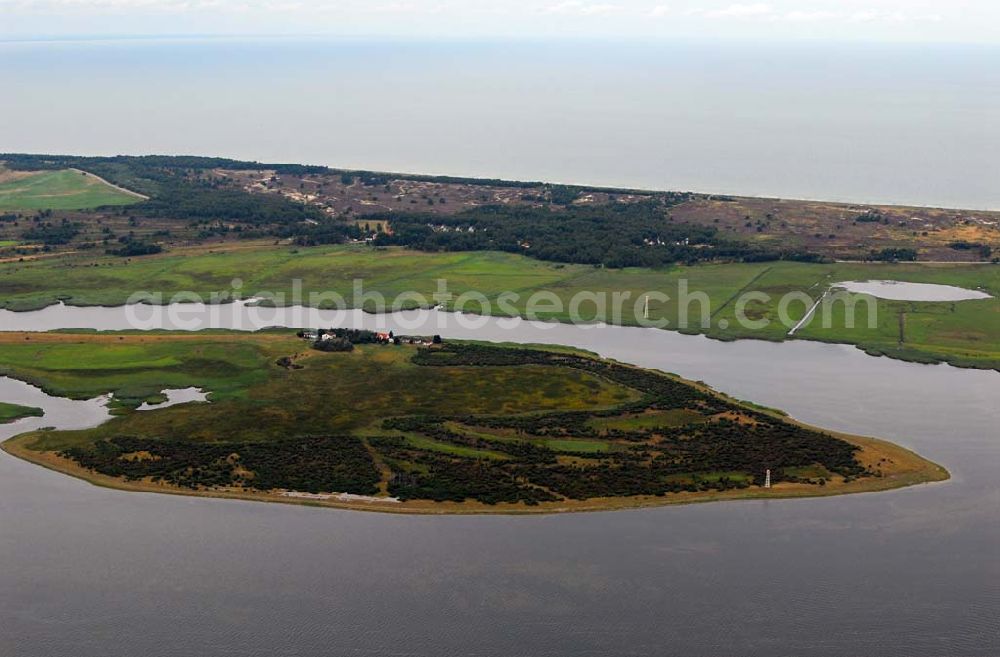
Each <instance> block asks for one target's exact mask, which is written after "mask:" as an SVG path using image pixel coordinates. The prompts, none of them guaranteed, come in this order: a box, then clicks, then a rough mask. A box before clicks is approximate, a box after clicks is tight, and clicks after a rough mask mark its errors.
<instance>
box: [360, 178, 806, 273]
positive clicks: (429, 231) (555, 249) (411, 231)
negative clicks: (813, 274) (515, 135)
mask: <svg viewBox="0 0 1000 657" xmlns="http://www.w3.org/2000/svg"><path fill="white" fill-rule="evenodd" d="M663 196H664V198H667V199H668V200H667V201H656V200H650V201H642V202H638V203H609V204H603V205H597V206H590V205H581V206H576V205H570V206H567V207H565V208H563V209H549V208H534V207H528V206H483V207H480V208H475V209H472V210H466V211H464V212H460V213H457V214H454V215H449V216H441V215H433V216H431V215H428V214H423V213H392V214H391V215H377V214H376V215H372V217H373V218H380V219H389V220H390V221H391V225H392V232H391V233H381V234H379V235H378V237H377V239H376V244H379V245H399V246H408V247H410V248H415V249H421V250H424V251H486V250H488V251H506V252H508V253H522V254H524V255H527V256H529V257H533V258H538V259H540V260H548V261H555V262H568V263H578V264H592V265H603V266H606V267H614V268H620V267H658V266H663V265H668V264H673V263H677V262H682V263H688V264H693V263H697V262H705V261H720V260H722V261H744V262H756V261H764V260H782V259H784V260H801V261H817V260H820V258H819V256H816V255H814V254H810V253H807V252H802V251H797V250H792V249H788V250H786V249H776V248H769V247H764V246H761V245H758V244H751V243H749V242H747V241H741V240H737V239H733V238H731V237H725V236H723V235H721V234H720V233H719V231H718V230H717V229H716V228H714V227H711V226H698V225H693V224H686V223H680V222H676V223H675V222H674V221H673V220H672V218H671V217H670V216H669V207H670V204H671V203H675V202H681V201H682V200H683V198H684V195H676V198H674V197H672V196H670V195H663Z"/></svg>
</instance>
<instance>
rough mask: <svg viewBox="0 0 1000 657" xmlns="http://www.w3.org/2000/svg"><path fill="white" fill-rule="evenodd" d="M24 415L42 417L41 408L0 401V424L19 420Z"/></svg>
mask: <svg viewBox="0 0 1000 657" xmlns="http://www.w3.org/2000/svg"><path fill="white" fill-rule="evenodd" d="M24 417H42V409H40V408H35V407H34V406H20V405H18V404H8V403H6V402H0V424H5V423H7V422H13V421H14V420H20V419H21V418H24Z"/></svg>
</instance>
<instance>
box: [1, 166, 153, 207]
mask: <svg viewBox="0 0 1000 657" xmlns="http://www.w3.org/2000/svg"><path fill="white" fill-rule="evenodd" d="M4 173H6V175H0V211H4V210H6V211H19V210H82V209H88V208H96V207H100V206H104V205H129V204H131V203H137V202H138V201H140V200H142V198H141V197H140V196H139V195H137V194H131V193H127V192H124V191H122V190H120V189H117V188H115V187H113V186H111V185H109V184H107V183H105V182H104V181H102V180H100V179H99V178H97V177H95V176H92V175H90V174H84V173H82V172H80V171H75V170H71V169H64V170H62V171H41V172H33V173H30V174H27V175H21V174H20V172H18V173H17V174H14V173H13V172H4V171H3V170H2V169H0V174H4Z"/></svg>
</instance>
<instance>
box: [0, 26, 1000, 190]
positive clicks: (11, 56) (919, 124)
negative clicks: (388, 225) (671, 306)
mask: <svg viewBox="0 0 1000 657" xmlns="http://www.w3.org/2000/svg"><path fill="white" fill-rule="evenodd" d="M0 20H2V19H0ZM998 70H1000V47H996V46H943V45H941V46H926V45H925V46H912V45H893V46H889V45H883V46H877V45H866V44H859V43H853V44H842V45H836V44H826V45H823V44H809V43H801V44H792V45H763V44H754V43H745V44H732V43H730V44H684V43H670V42H661V43H625V42H572V41H562V42H555V43H541V42H520V43H510V42H493V43H473V42H445V43H414V42H398V41H397V42H385V41H381V42H372V41H363V40H350V41H330V40H321V39H298V40H290V39H270V40H263V39H262V40H257V41H234V40H215V41H197V40H185V41H105V42H99V41H91V42H45V43H37V42H36V43H0V89H4V90H6V91H7V92H8V93H5V94H4V99H3V103H2V104H0V152H9V151H26V152H57V153H86V154H116V153H165V154H176V153H184V154H196V155H220V156H230V157H237V158H245V159H254V160H262V161H287V162H308V163H315V164H328V165H334V166H342V167H357V168H367V169H377V170H392V171H408V172H419V173H442V174H453V175H475V176H487V177H494V176H496V177H504V178H511V179H518V180H538V179H541V180H550V181H557V182H577V183H590V184H601V185H622V186H636V187H646V188H655V189H675V190H676V189H680V190H694V191H708V192H723V193H732V194H753V195H770V196H785V197H798V198H818V199H827V200H851V201H858V202H871V201H884V202H897V203H905V204H917V205H940V206H948V207H962V208H972V209H984V208H994V209H1000V185H997V180H1000V158H998V157H997V154H998V153H1000V76H998V75H997V71H998Z"/></svg>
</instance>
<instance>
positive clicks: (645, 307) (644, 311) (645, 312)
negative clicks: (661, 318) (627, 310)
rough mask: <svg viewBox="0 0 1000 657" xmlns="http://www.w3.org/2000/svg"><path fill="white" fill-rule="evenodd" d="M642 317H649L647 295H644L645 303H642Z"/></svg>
mask: <svg viewBox="0 0 1000 657" xmlns="http://www.w3.org/2000/svg"><path fill="white" fill-rule="evenodd" d="M642 318H643V319H649V295H648V294H647V295H646V299H645V303H643V305H642Z"/></svg>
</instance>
